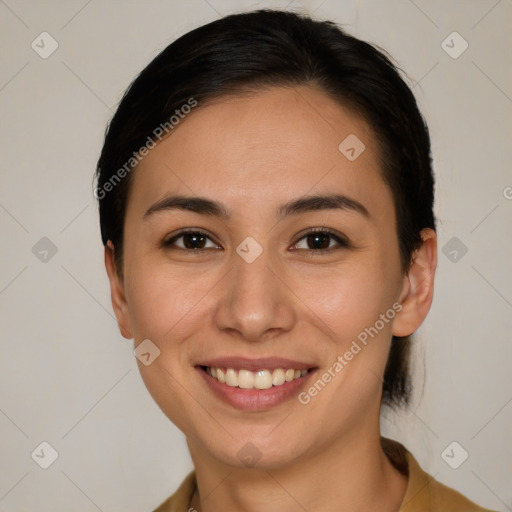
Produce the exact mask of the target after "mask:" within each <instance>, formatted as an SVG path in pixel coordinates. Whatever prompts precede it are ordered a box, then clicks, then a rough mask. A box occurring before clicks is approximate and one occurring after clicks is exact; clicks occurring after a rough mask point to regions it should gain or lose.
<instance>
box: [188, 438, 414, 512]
mask: <svg viewBox="0 0 512 512" xmlns="http://www.w3.org/2000/svg"><path fill="white" fill-rule="evenodd" d="M189 448H190V453H191V456H192V459H193V461H194V466H195V468H196V476H197V485H198V490H199V492H198V494H196V495H195V496H194V498H193V500H192V502H191V507H192V509H193V510H197V512H213V511H218V510H238V511H243V512H256V511H261V510H265V511H267V512H278V511H279V512H292V511H304V510H315V511H317V512H339V510H340V509H343V511H344V512H356V511H360V510H364V509H366V510H371V509H373V510H380V511H381V512H397V511H398V510H399V508H400V504H401V502H402V499H403V496H404V494H405V491H406V487H407V477H406V476H404V475H403V474H402V473H400V472H399V471H398V470H397V469H396V468H395V467H394V466H393V465H392V464H391V462H390V461H389V459H388V458H387V456H386V455H385V453H384V451H383V449H382V447H381V443H380V433H379V432H378V430H377V432H375V433H374V435H373V436H371V437H369V436H365V435H363V433H362V432H357V433H355V432H354V433H353V434H352V435H350V436H343V439H340V440H339V441H338V442H337V443H335V444H334V445H333V444H330V445H329V446H328V447H327V448H326V449H325V450H323V451H318V452H316V453H315V454H314V455H312V456H304V457H301V459H300V460H295V461H293V463H292V464H290V465H289V466H287V467H280V468H279V469H257V468H242V469H241V468H233V467H232V466H228V465H224V464H222V463H219V462H218V461H213V460H212V459H210V458H208V456H206V455H205V454H204V453H202V452H201V450H199V449H198V447H197V446H195V445H194V444H193V443H191V442H190V441H189Z"/></svg>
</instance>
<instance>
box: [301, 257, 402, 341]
mask: <svg viewBox="0 0 512 512" xmlns="http://www.w3.org/2000/svg"><path fill="white" fill-rule="evenodd" d="M389 275H390V274H389V273H388V276H389ZM385 276H386V273H385V271H384V268H383V267H382V265H381V263H380V262H370V261H363V262H361V263H360V264H357V265H352V266H350V268H349V267H347V268H337V269H335V268H333V269H330V270H326V269H322V270H321V271H315V272H311V271H310V272H307V271H303V272H301V275H300V280H298V281H297V283H298V284H297V285H296V286H297V287H298V288H299V289H298V290H297V295H298V296H299V297H300V298H301V299H302V300H303V301H304V303H305V304H306V305H307V306H309V307H310V308H311V310H312V311H313V312H314V313H315V314H316V315H317V316H318V317H319V318H321V319H322V321H323V322H324V323H325V324H326V326H327V327H328V328H329V329H330V331H331V334H333V335H335V336H336V343H337V345H338V347H337V348H338V349H339V350H341V349H343V348H344V347H345V345H346V344H347V343H348V344H350V342H351V341H352V340H353V339H356V338H357V336H358V335H359V334H360V333H361V332H364V330H365V329H366V328H369V327H371V326H373V325H374V324H375V322H376V321H377V320H378V319H379V317H380V315H381V314H385V313H386V311H387V310H388V309H389V308H391V307H392V304H393V302H394V300H395V288H396V286H395V283H394V281H390V280H389V277H385ZM382 331H383V334H384V333H386V332H390V331H391V325H390V324H386V326H385V328H383V329H382Z"/></svg>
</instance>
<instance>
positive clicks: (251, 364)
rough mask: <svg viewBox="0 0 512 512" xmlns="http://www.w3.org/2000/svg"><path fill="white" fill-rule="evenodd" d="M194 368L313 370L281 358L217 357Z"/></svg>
mask: <svg viewBox="0 0 512 512" xmlns="http://www.w3.org/2000/svg"><path fill="white" fill-rule="evenodd" d="M196 366H210V367H211V368H233V369H234V370H250V371H258V370H276V369H277V368H282V369H294V370H308V369H310V368H314V365H312V364H309V363H304V362H301V361H295V360H293V359H285V358H282V357H261V358H258V359H249V358H246V357H218V358H215V359H208V360H204V361H201V362H199V363H198V364H197V365H196Z"/></svg>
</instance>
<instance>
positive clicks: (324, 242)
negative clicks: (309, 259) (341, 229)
mask: <svg viewBox="0 0 512 512" xmlns="http://www.w3.org/2000/svg"><path fill="white" fill-rule="evenodd" d="M301 241H302V242H301ZM300 245H302V247H300ZM339 247H348V242H347V241H346V240H344V239H343V238H341V237H340V236H338V235H335V234H334V233H331V232H330V231H325V230H323V231H321V230H318V231H311V232H309V233H307V234H306V235H304V236H303V237H302V238H300V239H299V241H298V242H296V243H295V244H294V245H293V249H299V250H312V251H315V252H321V251H326V250H330V249H335V248H339Z"/></svg>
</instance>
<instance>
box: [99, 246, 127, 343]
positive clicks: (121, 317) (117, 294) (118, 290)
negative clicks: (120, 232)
mask: <svg viewBox="0 0 512 512" xmlns="http://www.w3.org/2000/svg"><path fill="white" fill-rule="evenodd" d="M105 268H106V270H107V275H108V279H109V282H110V299H111V301H112V308H113V310H114V314H115V315H116V319H117V325H118V326H119V331H120V332H121V336H123V338H126V339H131V338H133V334H132V328H131V320H130V314H129V309H128V304H127V302H126V297H125V292H124V284H123V279H122V277H121V276H120V275H119V273H118V272H117V269H116V263H115V257H114V244H113V243H112V242H111V241H110V240H109V241H108V242H107V244H106V245H105Z"/></svg>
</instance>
